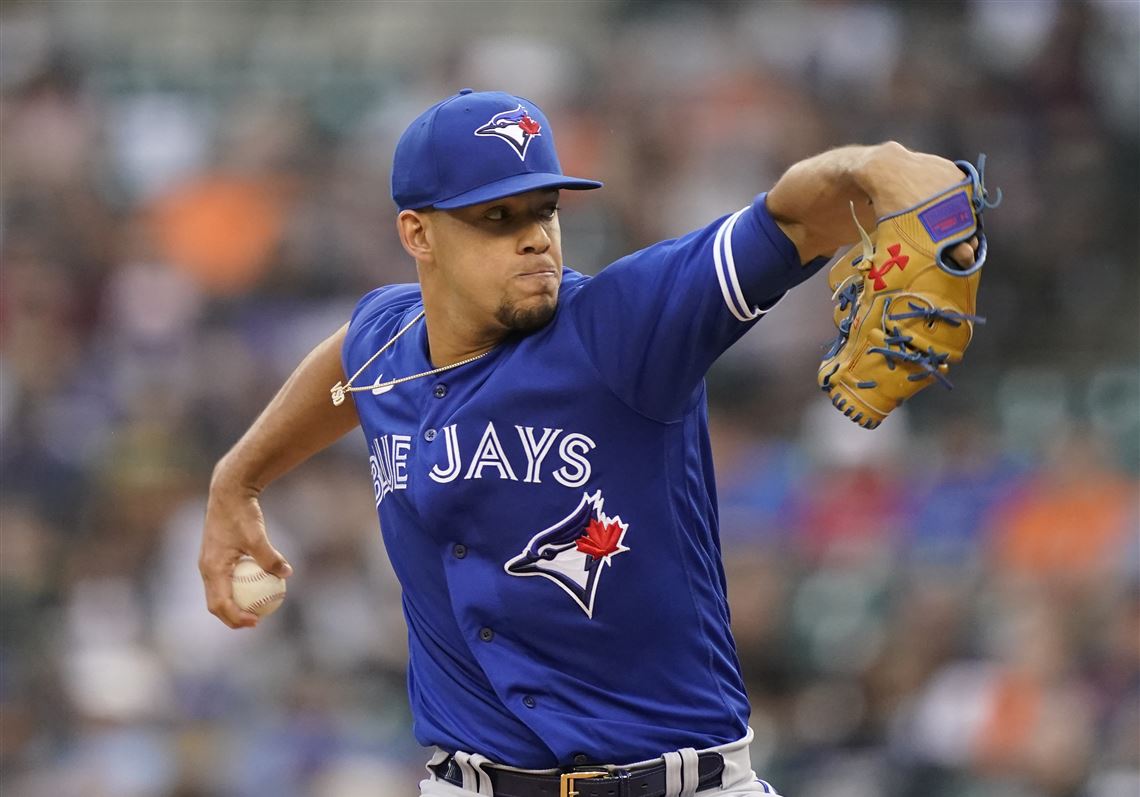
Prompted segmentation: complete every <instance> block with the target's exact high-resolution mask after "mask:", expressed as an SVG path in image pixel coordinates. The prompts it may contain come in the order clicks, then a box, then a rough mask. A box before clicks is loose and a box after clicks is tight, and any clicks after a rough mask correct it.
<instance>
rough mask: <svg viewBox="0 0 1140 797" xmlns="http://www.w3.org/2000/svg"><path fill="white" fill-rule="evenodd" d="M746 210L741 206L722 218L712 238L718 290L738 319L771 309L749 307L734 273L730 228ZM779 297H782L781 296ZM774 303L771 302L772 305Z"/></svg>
mask: <svg viewBox="0 0 1140 797" xmlns="http://www.w3.org/2000/svg"><path fill="white" fill-rule="evenodd" d="M746 210H748V208H747V207H743V208H741V209H740V210H738V211H736V212H735V213H733V214H732V215H731V216H729V217H728V218H727V219H725V220H724V223H723V224H721V225H720V229H719V230H717V231H716V238H715V239H714V240H713V265H714V266H715V267H716V278H717V282H719V283H720V292H721V294H722V295H723V296H724V303H725V304H727V305H728V309H729V312H731V313H732V314H733V315H734V316H736V318H737V319H739V320H740V321H754V320H756V319H757V318H759V317H760V316H762V315H764V314H765V313H766V312H768V310H771V309H772V307H768V308H766V309H764V310H761V309H760V308H759V307H753V308H752V309H749V308H748V301H747V300H746V299H745V298H744V291H743V290H741V288H740V278H739V277H738V276H737V274H736V261H735V260H734V259H733V256H732V230H733V228H734V227H735V226H736V220H737V219H739V218H740V215H741V214H742V213H744V211H746ZM722 246H723V249H724V254H723V256H722V254H721V249H722ZM726 275H727V278H726ZM730 281H731V283H732V289H731V291H730V290H729V282H730ZM780 298H781V299H782V298H783V296H781V297H780ZM776 301H779V299H777V300H776ZM775 303H776V302H773V303H772V305H775Z"/></svg>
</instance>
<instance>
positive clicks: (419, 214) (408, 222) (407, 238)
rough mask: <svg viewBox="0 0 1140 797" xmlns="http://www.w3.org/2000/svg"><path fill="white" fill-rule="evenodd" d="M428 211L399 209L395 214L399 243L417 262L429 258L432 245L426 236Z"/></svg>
mask: <svg viewBox="0 0 1140 797" xmlns="http://www.w3.org/2000/svg"><path fill="white" fill-rule="evenodd" d="M429 213H430V211H423V210H401V211H400V214H399V215H398V216H396V232H397V233H398V234H399V236H400V243H401V244H403V246H404V251H405V252H407V253H408V254H409V255H411V256H412V257H413V258H414V259H415V261H416V262H417V263H419V262H421V261H424V260H430V259H431V253H432V247H431V241H430V240H429V236H428V225H429V224H430V221H429V220H428V218H427V217H428V215H429Z"/></svg>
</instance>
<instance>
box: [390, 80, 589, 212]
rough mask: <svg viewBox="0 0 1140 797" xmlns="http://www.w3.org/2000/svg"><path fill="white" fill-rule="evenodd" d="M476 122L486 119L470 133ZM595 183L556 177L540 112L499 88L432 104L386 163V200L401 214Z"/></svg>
mask: <svg viewBox="0 0 1140 797" xmlns="http://www.w3.org/2000/svg"><path fill="white" fill-rule="evenodd" d="M481 119H486V120H487V121H485V122H483V123H482V124H479V126H478V127H474V129H472V128H473V126H474V125H476V124H477V123H478V122H479V120H481ZM487 138H497V139H499V140H500V141H502V142H503V143H504V144H505V145H506V146H500V145H499V144H489V143H487V141H486V139H487ZM507 147H509V148H510V150H509V151H508V149H507ZM600 186H601V183H599V182H597V181H596V180H584V179H582V178H581V177H569V176H567V175H565V174H563V173H562V166H561V164H559V162H558V153H557V152H555V149H554V134H553V132H552V131H551V128H550V123H549V122H548V121H547V119H546V116H544V115H543V113H542V109H541V108H539V107H538V106H537V105H535V104H534V103H533V102H532V101H531V100H528V99H526V98H525V97H516V96H514V95H513V94H506V93H505V92H501V91H472V90H471V89H463V90H462V91H460V92H459V93H458V94H456V95H454V96H451V97H448V98H447V99H445V100H442V101H440V102H437V103H436V104H435V105H433V106H432V107H430V108H428V109H427V110H426V111H424V112H423V113H422V114H420V115H419V116H418V117H416V119H415V120H414V121H413V122H412V123H411V124H410V125H409V126H408V128H407V130H405V131H404V134H403V135H402V136H400V140H399V142H398V143H397V144H396V153H395V155H394V156H393V158H392V198H393V199H394V200H396V205H397V206H398V207H399V208H400V209H401V210H407V209H419V208H426V207H434V208H439V209H441V210H453V209H455V208H461V207H466V206H469V205H477V204H479V203H480V202H489V201H491V200H494V199H501V198H502V197H508V196H513V195H515V194H522V193H526V192H527V191H537V190H540V189H563V188H566V189H577V190H584V189H589V188H598V187H600Z"/></svg>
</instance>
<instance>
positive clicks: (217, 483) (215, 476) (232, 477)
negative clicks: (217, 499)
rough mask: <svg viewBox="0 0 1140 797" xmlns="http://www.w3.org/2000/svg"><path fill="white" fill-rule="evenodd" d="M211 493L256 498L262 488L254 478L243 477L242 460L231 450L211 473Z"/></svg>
mask: <svg viewBox="0 0 1140 797" xmlns="http://www.w3.org/2000/svg"><path fill="white" fill-rule="evenodd" d="M210 493H211V494H214V495H221V496H234V497H239V496H242V497H244V496H248V497H253V498H256V497H257V496H258V495H259V494H260V493H261V488H260V487H259V486H256V485H255V484H254V483H253V480H252V479H249V478H246V477H243V475H242V468H241V466H240V462H239V460H238V458H237V457H236V455H235V454H234V452H233V451H230V452H229V453H228V454H226V455H225V456H223V457H222V458H221V459H219V460H218V462H217V464H215V465H214V470H213V472H212V473H211V474H210Z"/></svg>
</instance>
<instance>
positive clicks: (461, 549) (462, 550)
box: [451, 542, 467, 559]
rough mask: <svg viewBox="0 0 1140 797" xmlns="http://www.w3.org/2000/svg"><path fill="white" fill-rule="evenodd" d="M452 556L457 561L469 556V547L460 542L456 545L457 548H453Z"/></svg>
mask: <svg viewBox="0 0 1140 797" xmlns="http://www.w3.org/2000/svg"><path fill="white" fill-rule="evenodd" d="M451 554H452V556H454V557H455V558H456V559H462V558H463V557H464V556H466V555H467V546H466V545H464V544H463V543H461V542H458V543H456V544H455V547H453V548H452V549H451Z"/></svg>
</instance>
